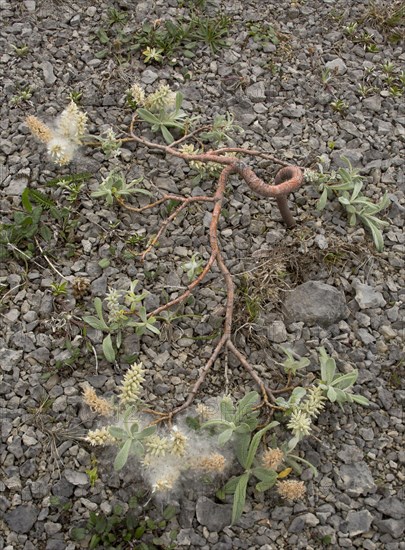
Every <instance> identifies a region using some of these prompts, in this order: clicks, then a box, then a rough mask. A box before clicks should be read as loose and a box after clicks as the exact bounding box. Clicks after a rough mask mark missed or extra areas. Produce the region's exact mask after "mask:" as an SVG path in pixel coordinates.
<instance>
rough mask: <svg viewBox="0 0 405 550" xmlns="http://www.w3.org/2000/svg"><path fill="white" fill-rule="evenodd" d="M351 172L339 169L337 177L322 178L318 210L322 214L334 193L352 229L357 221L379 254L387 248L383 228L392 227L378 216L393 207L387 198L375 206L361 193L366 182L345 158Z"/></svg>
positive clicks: (324, 176) (386, 195)
mask: <svg viewBox="0 0 405 550" xmlns="http://www.w3.org/2000/svg"><path fill="white" fill-rule="evenodd" d="M343 160H344V161H345V162H346V163H347V165H348V168H347V169H346V168H339V170H338V172H337V173H336V174H333V173H332V174H331V175H327V174H322V175H321V178H320V185H319V191H320V192H321V196H320V198H319V200H318V204H317V210H323V209H324V208H325V206H326V202H327V200H328V198H329V196H330V195H331V193H335V194H336V195H337V196H338V201H339V202H340V204H341V205H342V206H343V207H344V208H345V210H346V212H347V215H348V218H349V225H350V226H351V227H353V226H354V225H356V223H357V219H359V220H360V221H361V223H362V224H363V225H364V226H365V227H366V228H367V229H368V230H369V231H370V233H371V235H372V237H373V241H374V245H375V247H376V249H377V251H378V252H382V250H383V248H384V240H383V235H382V231H381V230H382V228H383V227H385V226H387V225H389V222H387V221H384V220H381V219H380V218H378V217H377V215H376V214H378V213H379V212H381V211H382V210H385V209H386V208H387V206H388V205H389V204H390V200H389V198H388V194H387V193H385V195H384V196H383V197H382V198H381V199H380V201H379V202H378V203H374V202H372V201H371V200H370V199H369V198H368V197H366V196H365V195H363V194H362V193H361V191H362V188H363V178H362V176H360V175H359V174H358V172H357V171H356V170H354V169H353V167H352V165H351V163H350V161H349V160H348V159H346V158H343ZM334 178H336V179H337V180H338V182H339V183H331V182H330V181H331V179H334Z"/></svg>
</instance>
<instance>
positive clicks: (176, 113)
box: [137, 92, 189, 144]
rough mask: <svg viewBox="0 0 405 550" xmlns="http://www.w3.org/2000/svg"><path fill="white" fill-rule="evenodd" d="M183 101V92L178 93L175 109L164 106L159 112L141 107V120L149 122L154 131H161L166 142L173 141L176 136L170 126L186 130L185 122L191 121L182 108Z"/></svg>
mask: <svg viewBox="0 0 405 550" xmlns="http://www.w3.org/2000/svg"><path fill="white" fill-rule="evenodd" d="M182 103H183V94H182V93H180V92H177V93H176V102H175V106H174V109H167V108H166V109H165V108H162V109H160V110H159V112H158V113H152V112H151V111H149V110H148V109H144V108H139V109H138V110H137V114H138V116H139V118H140V119H141V120H143V121H144V122H147V123H148V124H150V125H151V127H152V132H159V131H160V132H161V133H162V136H163V138H164V140H165V141H166V143H168V144H170V143H173V141H174V137H173V135H172V133H171V132H170V131H169V128H178V129H179V130H184V128H185V123H186V122H189V120H188V118H189V117H188V115H187V113H185V112H184V111H183V110H182V109H181V105H182Z"/></svg>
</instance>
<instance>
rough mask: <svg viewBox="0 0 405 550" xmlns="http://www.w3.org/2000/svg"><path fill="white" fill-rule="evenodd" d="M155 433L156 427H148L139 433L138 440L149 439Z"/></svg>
mask: <svg viewBox="0 0 405 550" xmlns="http://www.w3.org/2000/svg"><path fill="white" fill-rule="evenodd" d="M155 432H156V426H148V427H147V428H144V429H143V430H142V431H141V432H139V435H138V439H145V437H150V436H151V435H153V434H154V433H155Z"/></svg>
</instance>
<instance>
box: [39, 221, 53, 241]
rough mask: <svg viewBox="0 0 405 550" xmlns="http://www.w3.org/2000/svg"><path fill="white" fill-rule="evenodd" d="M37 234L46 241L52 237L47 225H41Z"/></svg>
mask: <svg viewBox="0 0 405 550" xmlns="http://www.w3.org/2000/svg"><path fill="white" fill-rule="evenodd" d="M39 234H40V235H41V237H42V238H43V239H44V241H46V242H49V241H50V240H51V239H52V231H51V230H50V229H49V227H48V226H47V225H41V227H40V228H39Z"/></svg>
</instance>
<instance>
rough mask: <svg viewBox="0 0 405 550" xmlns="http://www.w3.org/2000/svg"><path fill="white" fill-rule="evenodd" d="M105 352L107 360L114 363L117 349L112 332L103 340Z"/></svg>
mask: <svg viewBox="0 0 405 550" xmlns="http://www.w3.org/2000/svg"><path fill="white" fill-rule="evenodd" d="M103 353H104V356H105V358H106V359H107V361H109V362H110V363H114V361H115V351H114V348H113V343H112V339H111V334H108V335H107V336H106V337H105V338H104V340H103Z"/></svg>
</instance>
